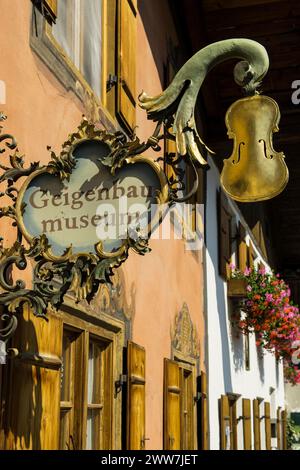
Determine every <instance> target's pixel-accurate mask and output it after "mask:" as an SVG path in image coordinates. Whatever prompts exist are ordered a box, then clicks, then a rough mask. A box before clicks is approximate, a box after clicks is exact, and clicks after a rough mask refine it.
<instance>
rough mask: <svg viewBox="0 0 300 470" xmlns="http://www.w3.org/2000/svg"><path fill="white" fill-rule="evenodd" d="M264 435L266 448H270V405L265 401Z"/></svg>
mask: <svg viewBox="0 0 300 470" xmlns="http://www.w3.org/2000/svg"><path fill="white" fill-rule="evenodd" d="M265 436H266V450H271V406H270V403H269V402H267V401H266V402H265Z"/></svg>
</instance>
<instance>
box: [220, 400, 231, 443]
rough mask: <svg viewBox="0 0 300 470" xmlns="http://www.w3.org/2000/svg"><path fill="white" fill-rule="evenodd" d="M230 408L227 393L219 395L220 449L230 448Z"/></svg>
mask: <svg viewBox="0 0 300 470" xmlns="http://www.w3.org/2000/svg"><path fill="white" fill-rule="evenodd" d="M230 432H231V429H230V410H229V399H228V396H227V395H221V400H220V438H221V450H230Z"/></svg>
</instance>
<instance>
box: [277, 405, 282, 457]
mask: <svg viewBox="0 0 300 470" xmlns="http://www.w3.org/2000/svg"><path fill="white" fill-rule="evenodd" d="M281 433H282V427H281V410H280V407H278V408H277V421H276V434H277V449H278V450H281V449H282V434H281Z"/></svg>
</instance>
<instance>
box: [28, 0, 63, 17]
mask: <svg viewBox="0 0 300 470" xmlns="http://www.w3.org/2000/svg"><path fill="white" fill-rule="evenodd" d="M32 3H33V4H34V6H36V7H37V8H38V9H39V10H40V12H41V13H42V14H43V15H44V16H45V18H46V20H47V21H49V23H55V20H56V18H57V0H32Z"/></svg>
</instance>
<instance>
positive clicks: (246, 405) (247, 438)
mask: <svg viewBox="0 0 300 470" xmlns="http://www.w3.org/2000/svg"><path fill="white" fill-rule="evenodd" d="M243 434H244V450H251V449H252V438H251V435H252V430H251V401H250V400H249V399H248V398H243Z"/></svg>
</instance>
